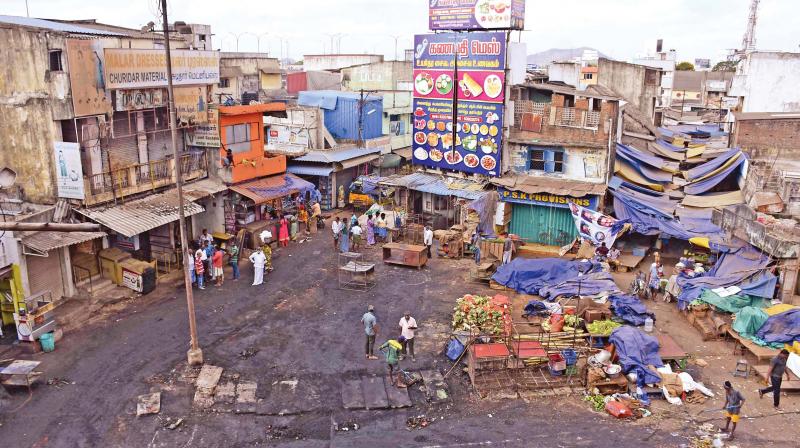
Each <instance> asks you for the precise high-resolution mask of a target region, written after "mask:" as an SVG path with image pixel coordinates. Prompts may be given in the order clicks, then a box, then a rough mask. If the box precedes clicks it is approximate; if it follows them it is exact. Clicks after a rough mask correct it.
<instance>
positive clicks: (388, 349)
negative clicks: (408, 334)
mask: <svg viewBox="0 0 800 448" xmlns="http://www.w3.org/2000/svg"><path fill="white" fill-rule="evenodd" d="M405 340H406V338H404V337H403V336H400V337H399V338H397V339H389V340H388V341H386V342H384V343H383V345H381V346H380V347H378V348H379V349H380V350H381V351H383V352H384V356H385V357H386V365H387V367H388V369H389V379H390V380H391V382H392V386H395V385H396V384H397V381H396V379H395V377H394V368H395V367H397V362H398V361H399V359H400V350H402V348H403V342H405Z"/></svg>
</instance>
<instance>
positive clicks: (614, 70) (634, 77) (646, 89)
mask: <svg viewBox="0 0 800 448" xmlns="http://www.w3.org/2000/svg"><path fill="white" fill-rule="evenodd" d="M662 73H663V71H662V70H661V69H660V68H657V67H649V66H646V65H639V64H630V63H627V62H620V61H613V60H611V59H606V58H600V60H599V61H598V74H597V77H598V78H597V83H598V84H599V85H601V86H603V87H607V88H609V89H611V90H612V91H613V92H614V93H615V94H616V95H618V96H619V97H620V98H622V99H624V100H625V101H627V102H628V103H630V104H632V105H633V107H635V108H636V109H637V110H638V111H639V113H640V114H641V115H643V116H645V117H646V118H647V119H648V120H649V121H650V123H651V124H655V125H659V124H660V122H661V120H660V114H657V113H656V106H657V105H658V104H659V103H660V102H661V98H662V87H661V85H662V84H661V76H662Z"/></svg>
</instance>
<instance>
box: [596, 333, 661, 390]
mask: <svg viewBox="0 0 800 448" xmlns="http://www.w3.org/2000/svg"><path fill="white" fill-rule="evenodd" d="M609 341H610V342H611V343H612V344H614V347H615V348H616V352H617V355H618V356H619V364H620V365H621V366H622V372H623V373H625V374H628V373H630V372H636V384H637V385H639V386H640V387H642V386H644V385H645V384H657V383H660V382H661V377H660V376H659V375H658V373H657V372H655V371H653V370H651V369H649V368H648V367H647V366H648V365H651V366H653V367H661V366H663V365H664V363H663V362H662V361H661V356H659V355H658V339H656V338H654V337H652V336H649V335H647V334H644V333H643V332H642V331H640V330H639V329H637V328H634V327H629V326H623V327H619V328H615V329H614V331H612V332H611V338H610V339H609Z"/></svg>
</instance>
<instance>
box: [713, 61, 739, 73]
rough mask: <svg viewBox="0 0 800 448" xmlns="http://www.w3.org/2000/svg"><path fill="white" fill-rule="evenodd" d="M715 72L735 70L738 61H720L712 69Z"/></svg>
mask: <svg viewBox="0 0 800 448" xmlns="http://www.w3.org/2000/svg"><path fill="white" fill-rule="evenodd" d="M711 71H713V72H735V71H736V61H720V62H717V63H716V64H715V65H714V68H712V69H711Z"/></svg>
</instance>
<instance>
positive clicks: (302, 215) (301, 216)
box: [297, 204, 311, 234]
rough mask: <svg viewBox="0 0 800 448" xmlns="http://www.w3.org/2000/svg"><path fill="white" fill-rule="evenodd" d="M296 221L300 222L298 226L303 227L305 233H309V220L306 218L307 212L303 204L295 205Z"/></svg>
mask: <svg viewBox="0 0 800 448" xmlns="http://www.w3.org/2000/svg"><path fill="white" fill-rule="evenodd" d="M297 221H298V222H299V223H300V227H305V229H306V230H305V232H306V234H308V233H311V229H309V225H308V223H309V220H308V212H307V211H306V208H305V206H303V204H300V205H299V206H298V207H297Z"/></svg>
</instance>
